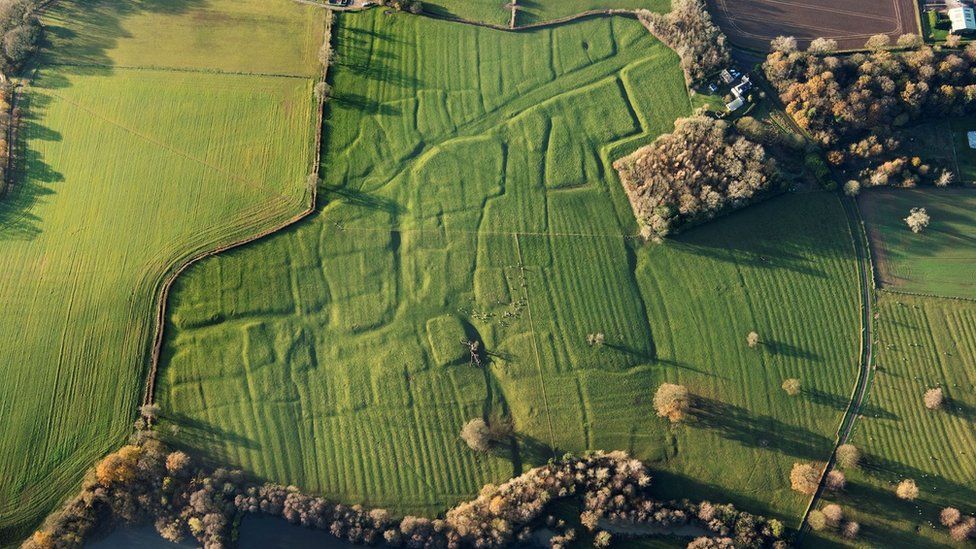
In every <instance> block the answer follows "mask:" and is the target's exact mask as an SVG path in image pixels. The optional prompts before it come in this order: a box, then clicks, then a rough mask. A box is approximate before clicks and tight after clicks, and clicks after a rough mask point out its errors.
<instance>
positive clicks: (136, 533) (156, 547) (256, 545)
mask: <svg viewBox="0 0 976 549" xmlns="http://www.w3.org/2000/svg"><path fill="white" fill-rule="evenodd" d="M196 546H197V545H196V544H195V543H194V542H193V540H192V539H189V540H184V541H183V542H182V543H172V542H170V541H166V540H164V539H163V538H161V537H160V536H159V534H157V533H156V529H155V528H153V527H152V526H140V527H136V528H119V529H117V530H115V531H114V532H112V533H111V534H110V535H108V536H107V537H105V538H102V539H99V540H95V541H92V542H89V543H87V544H85V549H130V548H132V547H139V548H141V549H176V548H180V547H196ZM237 547H238V549H284V548H289V549H312V548H316V549H340V548H341V549H349V548H351V547H353V544H351V543H349V542H347V541H344V540H341V539H339V538H336V537H334V536H332V535H331V534H329V533H328V532H323V531H321V530H310V529H308V528H302V527H301V526H296V525H294V524H291V523H289V522H287V521H285V520H283V519H279V518H274V517H267V516H248V517H246V518H245V519H244V520H243V521H241V527H240V535H239V539H238V542H237Z"/></svg>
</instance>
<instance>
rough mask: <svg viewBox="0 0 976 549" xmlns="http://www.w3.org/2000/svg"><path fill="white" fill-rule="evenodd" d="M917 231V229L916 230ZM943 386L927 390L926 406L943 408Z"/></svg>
mask: <svg viewBox="0 0 976 549" xmlns="http://www.w3.org/2000/svg"><path fill="white" fill-rule="evenodd" d="M916 232H917V231H916ZM942 400H943V397H942V388H941V387H933V388H932V389H929V390H928V391H925V395H924V396H923V397H922V401H923V402H925V407H926V408H928V409H929V410H938V409H939V408H942Z"/></svg>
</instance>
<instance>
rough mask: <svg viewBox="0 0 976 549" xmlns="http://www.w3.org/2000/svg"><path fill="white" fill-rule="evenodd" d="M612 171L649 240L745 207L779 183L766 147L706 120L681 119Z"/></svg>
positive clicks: (617, 162) (717, 123)
mask: <svg viewBox="0 0 976 549" xmlns="http://www.w3.org/2000/svg"><path fill="white" fill-rule="evenodd" d="M614 167H615V168H616V169H617V171H618V172H619V174H620V179H621V181H622V182H623V185H624V189H625V190H626V192H627V197H628V198H629V199H630V204H631V207H632V208H633V210H634V214H635V216H636V217H637V221H638V223H639V224H640V225H641V227H642V234H644V236H645V237H650V236H658V237H660V236H667V235H668V234H670V233H671V232H673V231H674V230H675V229H677V228H680V227H681V226H682V225H685V224H688V223H695V222H699V221H702V220H706V219H711V218H713V217H715V216H716V215H718V214H719V213H720V212H722V211H723V210H727V209H735V208H740V207H742V206H745V205H746V204H749V203H750V202H751V201H752V200H754V199H756V198H757V197H758V196H759V195H761V194H762V193H763V192H764V191H767V190H769V189H771V188H773V186H774V184H775V183H777V182H778V171H777V169H776V162H775V161H774V160H773V159H772V158H771V157H769V156H767V154H766V150H765V149H764V148H763V146H762V145H760V144H759V143H755V142H753V141H750V140H749V139H747V138H745V137H743V136H741V135H739V134H738V133H737V132H735V131H734V130H733V129H732V128H731V126H730V125H729V124H728V123H727V122H725V121H721V120H714V119H712V118H708V117H704V116H695V117H691V118H680V119H678V120H677V121H675V123H674V131H673V132H671V133H669V134H664V135H661V136H660V137H658V138H657V139H656V140H655V141H654V143H652V144H650V145H648V146H646V147H642V148H640V149H638V150H636V151H635V152H634V153H632V154H631V155H629V156H626V157H624V158H621V159H620V160H617V161H616V162H615V163H614Z"/></svg>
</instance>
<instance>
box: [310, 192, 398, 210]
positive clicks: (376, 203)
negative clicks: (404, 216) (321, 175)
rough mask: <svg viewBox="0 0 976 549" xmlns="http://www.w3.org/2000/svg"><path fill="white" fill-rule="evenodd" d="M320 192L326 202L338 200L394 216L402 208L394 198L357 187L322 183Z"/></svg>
mask: <svg viewBox="0 0 976 549" xmlns="http://www.w3.org/2000/svg"><path fill="white" fill-rule="evenodd" d="M322 194H323V195H324V196H323V199H324V200H325V201H326V202H331V201H333V200H338V201H341V202H344V203H346V204H350V205H353V206H358V207H360V208H365V209H367V210H374V211H382V212H385V213H388V214H390V215H394V216H395V215H397V214H399V213H401V212H402V211H403V208H402V207H401V206H400V204H399V203H397V202H396V201H395V200H390V199H389V198H386V197H383V196H378V195H375V194H369V193H366V192H363V191H361V190H359V189H351V188H349V187H332V186H328V185H323V186H322Z"/></svg>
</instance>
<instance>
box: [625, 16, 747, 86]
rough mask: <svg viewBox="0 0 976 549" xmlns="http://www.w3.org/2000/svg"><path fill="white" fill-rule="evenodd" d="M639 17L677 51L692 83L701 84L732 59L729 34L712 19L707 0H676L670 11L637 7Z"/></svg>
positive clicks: (686, 75) (650, 29) (659, 38)
mask: <svg viewBox="0 0 976 549" xmlns="http://www.w3.org/2000/svg"><path fill="white" fill-rule="evenodd" d="M637 18H638V19H640V21H641V23H643V24H644V26H645V27H647V30H649V31H651V33H652V34H654V36H656V37H657V38H658V40H660V41H661V42H664V43H665V44H666V45H667V46H668V47H669V48H671V49H672V50H674V51H675V52H677V54H678V57H680V58H681V68H682V69H684V71H685V79H686V80H687V81H688V83H689V84H693V85H698V84H701V83H702V82H703V81H704V80H705V79H706V78H708V77H709V76H712V75H713V74H715V73H716V72H718V71H721V70H722V69H724V68H726V67H728V66H729V63H730V62H731V56H730V55H729V47H728V43H727V40H726V38H725V35H724V34H722V31H721V29H719V28H718V26H717V25H716V24H715V23H713V22H712V17H711V16H710V15H709V14H708V11H707V9H706V7H705V2H704V0H674V2H672V3H671V12H670V13H667V14H660V13H655V12H652V11H650V10H637Z"/></svg>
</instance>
